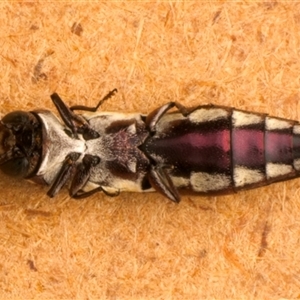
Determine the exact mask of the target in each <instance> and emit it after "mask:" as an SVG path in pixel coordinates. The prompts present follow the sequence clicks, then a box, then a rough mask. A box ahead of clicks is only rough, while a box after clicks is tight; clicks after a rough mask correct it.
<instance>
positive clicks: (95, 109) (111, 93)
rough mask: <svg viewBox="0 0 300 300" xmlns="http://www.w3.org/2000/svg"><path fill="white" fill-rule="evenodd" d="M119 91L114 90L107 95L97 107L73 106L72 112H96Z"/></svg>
mask: <svg viewBox="0 0 300 300" xmlns="http://www.w3.org/2000/svg"><path fill="white" fill-rule="evenodd" d="M117 91H118V90H117V89H113V90H112V91H110V92H109V93H108V94H107V95H105V96H104V97H103V98H102V99H101V100H100V101H99V103H98V104H97V105H96V106H95V107H89V106H85V105H73V106H71V107H70V110H72V111H74V110H84V111H91V112H96V111H97V109H98V108H99V107H100V106H101V105H102V104H103V103H104V102H105V101H106V100H108V99H109V98H111V97H112V96H113V95H114V94H115V93H116V92H117Z"/></svg>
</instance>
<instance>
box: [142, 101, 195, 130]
mask: <svg viewBox="0 0 300 300" xmlns="http://www.w3.org/2000/svg"><path fill="white" fill-rule="evenodd" d="M174 106H175V107H176V108H177V109H178V110H179V111H180V112H181V113H182V114H183V115H184V116H187V115H188V114H189V113H190V110H189V109H187V108H186V107H185V106H183V105H181V104H179V103H178V102H169V103H167V104H165V105H163V106H161V107H159V108H157V109H155V110H154V111H152V112H151V113H150V114H148V115H147V117H146V121H145V123H146V126H147V127H148V128H149V129H150V131H151V132H155V130H156V128H155V127H156V124H157V123H158V121H159V120H160V119H161V118H162V117H163V115H165V114H166V112H167V111H168V110H170V109H171V108H173V107H174Z"/></svg>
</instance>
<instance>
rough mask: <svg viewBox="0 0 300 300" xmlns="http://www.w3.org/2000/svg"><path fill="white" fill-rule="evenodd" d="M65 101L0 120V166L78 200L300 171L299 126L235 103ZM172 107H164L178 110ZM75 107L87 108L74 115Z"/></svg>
mask: <svg viewBox="0 0 300 300" xmlns="http://www.w3.org/2000/svg"><path fill="white" fill-rule="evenodd" d="M114 92H115V90H114V91H112V92H110V93H109V94H108V95H107V96H106V97H104V98H103V99H102V100H101V101H100V102H99V104H98V105H97V106H96V107H94V108H89V107H85V106H74V107H71V108H69V107H68V106H66V104H65V103H64V102H63V101H62V100H61V98H60V97H59V96H58V95H57V94H53V95H52V96H51V98H52V101H53V103H54V104H55V106H56V108H57V110H58V112H59V115H60V117H61V120H60V119H58V118H57V117H56V116H55V115H54V114H53V113H52V112H50V111H47V110H36V111H32V112H22V111H16V112H12V113H10V114H7V115H6V116H5V117H4V118H2V120H1V125H0V169H1V170H2V171H3V172H5V173H7V174H9V175H12V176H19V177H23V178H26V179H30V180H32V181H34V182H37V183H43V184H46V185H49V186H50V189H49V191H48V195H49V196H50V197H53V196H54V195H56V194H57V193H58V192H59V190H60V189H61V188H62V187H63V186H64V185H68V186H69V193H70V196H72V197H74V198H83V197H87V196H89V195H92V194H94V193H95V192H98V191H102V192H104V193H105V194H107V195H110V196H115V195H118V194H119V193H120V192H121V191H134V192H148V191H154V190H156V191H158V192H160V193H162V194H163V195H165V196H166V197H168V198H169V199H171V200H172V201H175V202H179V200H180V195H179V190H184V191H185V193H198V194H202V195H212V194H224V193H229V192H235V191H238V190H241V189H247V188H253V187H258V186H262V185H266V184H269V183H272V182H276V181H281V180H286V179H290V178H294V177H298V176H299V174H300V125H299V123H298V122H296V121H290V120H284V119H279V118H275V117H269V116H267V115H263V114H256V113H252V112H246V111H240V110H236V109H233V108H228V107H221V106H213V105H204V106H198V107H196V108H185V107H183V106H182V105H180V104H178V103H175V102H170V103H167V104H165V105H163V106H162V107H160V108H158V109H156V110H154V111H153V112H152V113H150V114H149V115H142V114H139V113H131V114H130V113H112V112H96V110H97V109H98V107H99V106H100V105H101V104H102V103H103V101H105V100H107V99H108V98H109V97H111V96H112V95H113V94H114ZM174 107H175V110H173V111H172V112H168V111H169V110H170V109H171V108H174ZM75 110H83V111H89V113H87V112H86V113H84V114H76V113H74V111H75Z"/></svg>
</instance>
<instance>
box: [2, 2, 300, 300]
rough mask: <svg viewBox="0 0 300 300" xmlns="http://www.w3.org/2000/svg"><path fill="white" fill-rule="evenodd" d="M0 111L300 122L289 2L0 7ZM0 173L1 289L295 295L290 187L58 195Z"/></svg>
mask: <svg viewBox="0 0 300 300" xmlns="http://www.w3.org/2000/svg"><path fill="white" fill-rule="evenodd" d="M0 9H1V10H0V12H1V18H0V36H1V39H0V70H1V72H0V74H1V75H0V76H1V80H0V104H1V106H0V112H1V114H5V113H7V112H10V111H14V110H20V109H22V110H33V109H35V108H47V109H50V110H54V111H55V108H54V106H53V104H52V103H51V101H50V97H49V96H50V94H51V93H53V92H54V91H56V92H57V93H59V94H60V95H61V97H62V98H63V99H64V100H65V101H66V102H67V103H68V104H70V105H75V104H85V105H90V106H92V105H94V104H96V103H97V101H98V100H99V99H100V98H101V97H102V96H103V95H105V94H106V93H107V92H108V91H109V90H111V89H113V88H118V91H119V92H118V94H117V95H116V96H115V97H113V98H112V99H110V100H109V101H108V102H106V103H105V104H104V105H103V107H102V109H103V110H112V111H121V112H132V111H140V112H143V113H148V112H150V111H152V110H153V109H155V108H157V107H158V106H160V105H162V104H164V103H166V102H168V101H171V100H175V101H178V102H181V103H182V104H184V105H186V106H195V105H199V104H200V103H203V104H204V103H205V104H207V103H215V104H219V105H226V106H235V107H238V108H240V109H247V110H253V111H257V112H262V113H269V114H272V115H275V116H279V117H285V118H291V119H299V120H300V113H299V111H300V110H299V108H300V102H299V99H300V98H299V96H300V94H299V87H300V75H299V74H300V4H299V3H297V2H296V1H295V2H292V1H289V2H276V1H270V2H268V3H260V2H256V3H248V4H247V3H243V4H237V3H233V2H226V1H214V2H200V1H186V2H172V1H168V2H166V1H157V2H135V1H130V2H129V1H128V2H119V1H114V2H100V3H95V2H94V1H90V2H86V1H84V2H83V1H82V2H73V3H72V2H65V1H64V2H62V1H61V2H48V3H47V2H43V1H40V2H36V3H29V2H6V1H1V3H0ZM46 191H47V188H45V187H41V186H37V185H33V184H31V183H29V182H26V181H24V180H21V179H11V178H8V177H6V176H4V175H1V181H0V298H1V299H17V298H23V299H25V298H27V299H29V298H36V299H45V298H47V299H51V298H52V299H58V298H64V299H66V298H78V299H95V298H101V299H105V298H106V299H170V298H173V299H183V298H185V299H241V298H245V299H255V298H257V299H270V298H273V299H274V298H276V299H278V298H282V299H283V298H287V299H288V298H289V299H290V298H297V297H299V296H300V277H299V273H300V250H299V249H300V247H299V246H300V241H299V236H300V221H299V220H300V209H299V208H300V194H299V193H300V181H299V180H294V181H290V182H286V183H278V184H275V185H271V186H269V187H264V188H260V189H257V190H252V191H245V192H241V193H239V194H236V195H231V196H222V197H195V196H193V197H189V196H185V197H183V198H182V202H181V203H180V204H179V205H176V204H174V203H171V202H170V201H169V200H167V199H165V198H164V197H162V196H161V195H159V194H157V193H153V194H130V193H123V194H121V195H120V196H119V197H117V198H108V197H107V196H105V195H102V194H101V193H99V194H96V195H94V196H93V197H91V198H88V199H86V200H82V201H75V200H72V199H70V198H69V196H68V193H67V191H66V190H63V191H62V192H60V194H59V195H58V196H57V197H55V198H54V199H49V198H48V197H47V196H46Z"/></svg>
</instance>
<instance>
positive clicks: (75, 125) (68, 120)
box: [50, 93, 99, 140]
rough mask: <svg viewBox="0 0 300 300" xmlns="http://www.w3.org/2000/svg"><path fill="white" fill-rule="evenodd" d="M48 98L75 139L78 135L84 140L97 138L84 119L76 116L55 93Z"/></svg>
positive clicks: (96, 134) (97, 134)
mask: <svg viewBox="0 0 300 300" xmlns="http://www.w3.org/2000/svg"><path fill="white" fill-rule="evenodd" d="M50 97H51V99H52V101H53V103H54V105H55V106H56V108H57V111H58V112H59V114H60V116H61V118H62V119H63V121H64V123H65V124H66V126H68V127H69V128H70V129H71V130H72V133H73V134H74V136H75V137H77V135H78V134H82V136H83V138H84V139H85V140H91V139H96V138H98V137H99V133H97V132H96V131H95V130H93V129H92V128H90V125H89V123H88V122H87V121H86V120H85V119H84V118H82V117H80V116H78V115H76V114H75V113H74V112H73V111H72V110H71V109H70V108H69V107H68V106H67V105H66V104H65V103H64V102H63V100H62V99H61V98H60V97H59V95H58V94H57V93H54V94H52V95H51V96H50Z"/></svg>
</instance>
